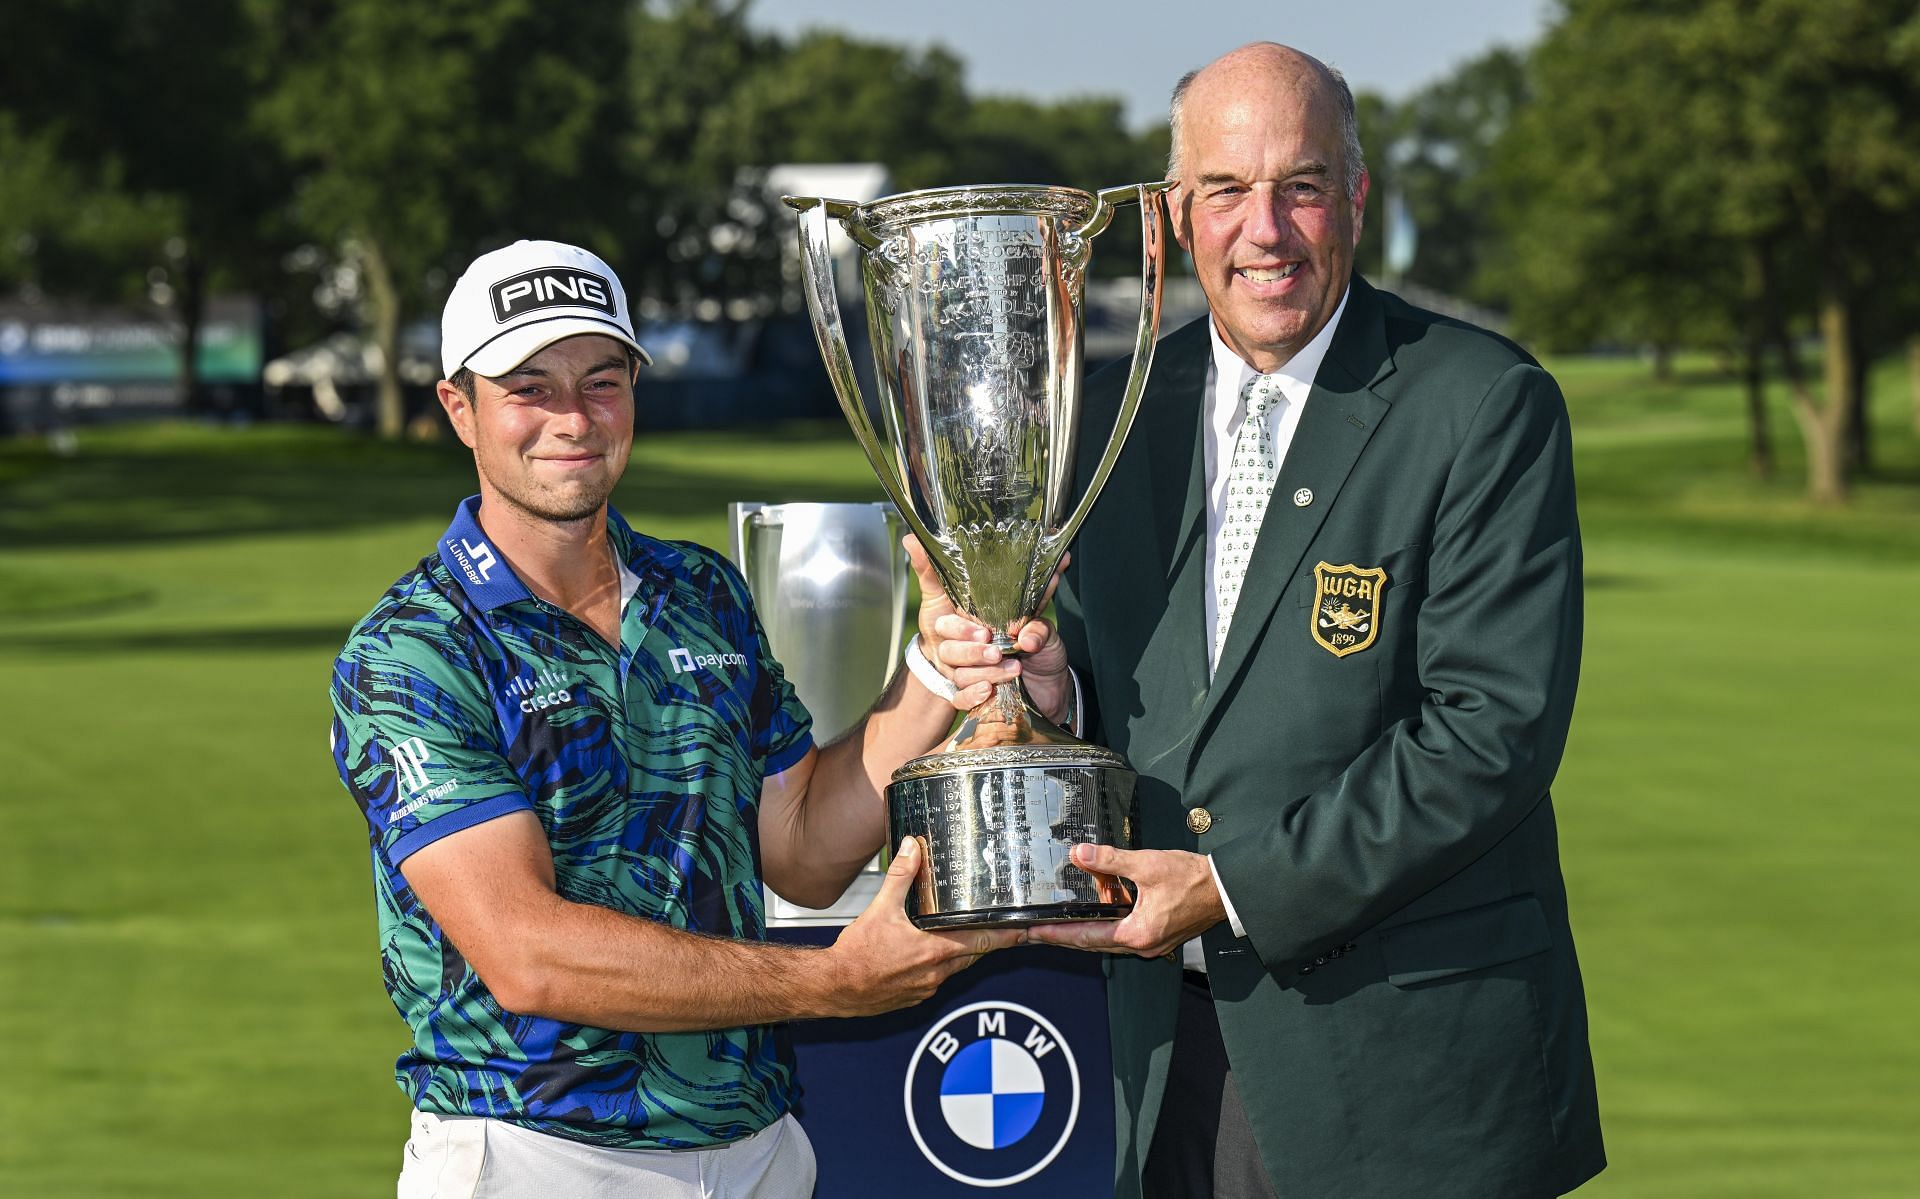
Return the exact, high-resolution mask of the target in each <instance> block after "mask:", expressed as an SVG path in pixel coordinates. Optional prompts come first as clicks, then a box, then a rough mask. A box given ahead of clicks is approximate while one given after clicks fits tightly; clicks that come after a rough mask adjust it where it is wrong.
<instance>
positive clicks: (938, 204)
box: [786, 183, 1168, 928]
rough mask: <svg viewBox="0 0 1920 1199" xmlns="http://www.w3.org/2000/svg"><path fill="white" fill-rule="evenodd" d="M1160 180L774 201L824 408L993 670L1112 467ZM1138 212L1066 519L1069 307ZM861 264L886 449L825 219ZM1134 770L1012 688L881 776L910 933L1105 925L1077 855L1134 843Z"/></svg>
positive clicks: (1134, 397) (1116, 911)
mask: <svg viewBox="0 0 1920 1199" xmlns="http://www.w3.org/2000/svg"><path fill="white" fill-rule="evenodd" d="M1167 186H1168V185H1167V184H1163V183H1146V184H1139V185H1137V186H1132V187H1120V188H1110V189H1107V190H1105V191H1102V192H1098V193H1088V192H1083V191H1076V190H1073V189H1071V188H1064V187H1035V186H1021V185H1007V186H993V187H956V188H941V189H937V190H932V191H919V192H907V193H905V194H902V195H897V196H888V197H885V198H882V199H879V200H875V201H873V202H872V203H868V204H854V203H850V202H848V201H844V200H828V199H823V198H818V197H809V198H797V197H791V196H790V197H787V200H786V202H787V203H788V204H789V205H791V206H792V207H793V208H794V209H796V210H797V211H798V212H799V213H800V249H801V266H802V270H803V272H804V274H805V278H806V285H807V305H808V307H809V309H810V310H811V312H812V314H813V329H814V334H815V336H816V337H817V339H818V340H819V343H820V352H821V354H822V356H823V357H824V358H825V359H826V363H827V373H828V375H829V376H830V377H831V378H832V380H833V386H834V391H835V393H836V394H837V395H838V396H839V399H840V407H841V410H842V411H843V412H844V413H845V414H846V417H847V421H848V423H850V424H851V425H852V426H853V431H854V436H855V437H856V438H858V440H859V442H860V446H861V449H863V450H864V451H865V452H866V455H867V460H868V462H869V463H871V464H872V466H873V469H874V472H875V473H876V474H877V475H879V477H880V482H881V485H882V486H884V487H885V488H886V491H887V495H888V496H889V497H890V498H891V499H892V500H893V502H894V504H895V506H896V507H897V508H898V509H899V512H900V517H901V519H902V520H904V521H905V522H906V524H907V527H908V528H909V529H911V530H912V531H913V533H914V535H915V536H917V537H918V538H919V539H920V543H921V544H922V545H923V546H925V547H926V549H927V554H928V556H929V557H930V558H931V559H932V561H933V564H934V567H935V569H936V570H938V571H939V574H940V578H941V581H942V583H943V584H944V585H945V587H946V589H947V594H948V595H949V596H951V597H952V599H953V602H954V604H955V605H956V606H958V607H959V608H960V609H961V610H962V611H964V612H966V613H968V614H969V615H971V616H973V617H974V618H975V619H977V620H979V621H980V622H981V623H982V624H984V625H986V626H987V627H988V628H989V629H991V630H993V636H994V643H995V644H996V645H998V646H999V647H1000V648H1001V650H1002V651H1003V652H1006V653H1013V652H1015V645H1014V634H1016V633H1017V632H1018V631H1019V629H1020V627H1021V626H1022V625H1023V624H1025V623H1026V622H1027V621H1028V620H1031V619H1032V618H1033V617H1034V616H1036V615H1037V614H1038V613H1039V611H1040V609H1041V607H1042V606H1043V605H1044V604H1045V602H1046V596H1047V588H1048V584H1049V582H1050V580H1051V579H1052V577H1053V573H1054V570H1055V569H1056V568H1057V567H1058V566H1059V563H1060V557H1061V555H1062V553H1064V552H1065V550H1066V547H1067V543H1068V542H1070V541H1071V540H1072V539H1073V535H1074V533H1075V532H1076V531H1077V530H1078V529H1079V527H1080V524H1081V522H1082V521H1084V520H1085V519H1086V515H1087V512H1088V510H1089V509H1090V508H1091V507H1092V505H1093V501H1094V498H1095V497H1096V496H1097V495H1098V494H1099V492H1100V488H1101V487H1102V485H1104V484H1105V482H1106V479H1107V475H1108V474H1109V473H1111V471H1112V469H1113V464H1114V462H1115V460H1117V459H1118V458H1119V456H1120V450H1121V447H1122V446H1123V445H1124V444H1125V442H1126V437H1127V432H1128V430H1129V429H1131V428H1132V425H1133V417H1134V413H1135V412H1136V411H1137V410H1138V408H1139V405H1140V395H1141V392H1142V391H1143V390H1144V388H1145V387H1146V382H1147V372H1148V369H1149V368H1150V367H1151V365H1152V362H1153V345H1154V336H1155V334H1156V332H1157V331H1158V329H1159V326H1160V279H1161V274H1162V271H1163V270H1164V267H1165V261H1166V252H1165V247H1164V243H1163V241H1162V237H1161V226H1162V218H1163V208H1164V203H1165V201H1164V198H1163V195H1162V193H1163V192H1164V191H1165V189H1166V188H1167ZM1134 202H1137V203H1138V204H1139V205H1140V231H1141V238H1142V242H1143V254H1142V263H1141V287H1142V295H1141V305H1140V325H1139V332H1138V336H1137V338H1136V340H1135V343H1134V355H1133V370H1132V374H1131V375H1130V376H1129V378H1128V380H1127V388H1126V392H1125V393H1124V395H1123V397H1122V399H1121V403H1120V409H1119V413H1118V416H1117V418H1116V419H1115V421H1114V427H1113V429H1112V430H1111V431H1110V432H1109V433H1107V441H1106V448H1105V451H1104V452H1103V453H1102V454H1101V456H1100V460H1099V464H1098V465H1097V466H1096V467H1095V469H1094V471H1093V473H1092V475H1091V476H1090V477H1089V478H1088V480H1087V485H1086V488H1085V491H1084V492H1083V493H1082V494H1081V496H1080V498H1079V500H1078V502H1077V503H1076V502H1073V501H1072V496H1071V494H1070V493H1071V488H1072V485H1073V475H1074V443H1075V439H1076V437H1077V436H1078V434H1079V433H1080V428H1079V424H1080V376H1081V335H1082V324H1081V300H1082V288H1083V284H1084V281H1085V276H1086V269H1087V264H1088V261H1089V259H1090V256H1091V254H1092V241H1093V238H1094V237H1095V236H1096V235H1098V234H1099V233H1100V232H1101V231H1102V230H1104V229H1105V228H1106V227H1107V225H1108V224H1109V223H1110V222H1111V221H1112V219H1113V214H1114V210H1115V208H1116V207H1118V206H1120V205H1123V204H1127V203H1134ZM829 221H838V222H839V224H840V227H841V228H842V229H843V230H844V231H845V232H846V234H847V236H848V237H850V238H851V239H852V240H853V242H854V243H855V244H856V245H857V246H858V247H859V257H860V268H861V278H862V282H863V284H864V286H865V290H866V298H867V323H868V328H869V330H870V331H871V335H872V342H873V357H874V366H875V373H876V377H877V378H878V380H879V389H880V392H881V396H880V403H879V410H880V414H881V421H882V424H883V425H884V428H885V434H886V436H885V439H884V440H883V439H882V437H881V434H880V432H879V431H878V430H876V429H875V427H874V422H873V421H872V419H871V418H869V416H868V414H867V407H866V404H865V402H864V400H863V398H862V396H861V394H860V386H859V383H858V382H857V380H856V379H855V377H854V372H853V363H852V361H851V357H850V355H849V353H848V351H847V342H846V335H845V331H844V330H843V329H842V327H841V324H840V306H839V300H838V297H837V296H836V294H835V291H834V282H833V268H832V257H831V251H830V248H829V244H828V232H829V228H828V223H829ZM1133 781H1134V774H1133V771H1132V770H1131V769H1129V768H1128V766H1127V763H1126V760H1125V759H1124V758H1122V757H1121V756H1120V755H1119V754H1116V753H1113V752H1112V751H1110V750H1107V749H1103V748H1101V747H1099V746H1096V745H1090V744H1088V743H1086V742H1084V741H1081V740H1079V739H1077V738H1075V737H1073V736H1071V735H1070V734H1068V733H1067V732H1065V731H1063V730H1061V729H1060V728H1058V727H1056V726H1055V725H1053V724H1052V723H1051V722H1050V721H1048V720H1047V719H1046V717H1045V716H1043V715H1041V714H1040V713H1039V712H1037V711H1035V710H1034V709H1033V708H1032V707H1031V705H1030V704H1029V703H1028V702H1027V699H1026V696H1025V694H1024V692H1023V691H1022V690H1021V688H1020V687H1019V686H1018V685H1017V684H1011V683H1010V684H1006V685H1003V686H1001V687H1000V688H999V689H998V690H997V692H996V694H995V695H994V696H993V697H992V698H991V699H989V700H988V701H987V702H986V703H984V704H982V705H980V706H979V707H977V708H975V709H974V710H973V711H971V712H969V713H967V715H966V717H965V718H964V719H963V720H962V721H961V722H960V725H959V728H958V731H957V732H956V733H955V734H954V736H953V737H952V739H950V740H949V741H948V742H947V743H946V745H944V746H943V747H942V748H941V749H939V750H937V751H935V752H934V753H931V754H928V755H926V756H924V757H920V758H916V759H914V760H913V761H911V762H908V763H907V764H906V765H905V766H903V767H901V768H900V769H899V770H897V771H895V772H894V775H893V782H892V784H891V785H890V786H889V787H888V788H887V819H888V823H889V826H890V829H891V835H890V840H891V841H892V842H893V843H896V844H897V843H898V840H899V838H900V837H902V836H907V835H911V836H914V837H918V838H920V839H921V841H922V843H923V844H924V845H925V847H926V850H927V854H926V859H925V860H926V862H927V868H926V870H925V872H924V873H923V874H922V875H921V877H920V880H919V885H918V886H917V887H916V888H915V892H914V900H913V904H912V914H913V919H914V923H916V924H918V925H919V926H920V927H922V928H966V927H990V926H1021V925H1028V924H1036V923H1043V922H1048V921H1056V920H1074V919H1112V918H1116V917H1119V916H1123V915H1125V914H1126V912H1127V910H1128V908H1129V907H1130V906H1131V902H1132V901H1131V899H1130V898H1129V897H1128V896H1127V895H1126V893H1125V892H1124V891H1122V890H1120V889H1119V888H1118V887H1115V886H1112V885H1110V884H1108V883H1106V882H1105V881H1104V880H1101V879H1097V878H1095V877H1093V876H1091V875H1088V874H1087V873H1085V872H1084V871H1081V870H1080V869H1078V868H1077V867H1075V866H1073V865H1072V864H1071V863H1070V862H1069V861H1068V860H1067V851H1068V850H1069V849H1070V848H1071V847H1072V846H1073V845H1074V844H1075V843H1076V842H1083V841H1085V842H1094V843H1098V844H1106V845H1121V846H1126V847H1132V846H1133V845H1134V844H1135V841H1134V834H1133V820H1132V804H1133Z"/></svg>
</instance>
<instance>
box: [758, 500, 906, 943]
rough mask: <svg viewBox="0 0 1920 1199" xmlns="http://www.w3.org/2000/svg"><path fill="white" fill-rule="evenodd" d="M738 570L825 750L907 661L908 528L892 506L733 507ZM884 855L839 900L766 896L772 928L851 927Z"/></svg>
mask: <svg viewBox="0 0 1920 1199" xmlns="http://www.w3.org/2000/svg"><path fill="white" fill-rule="evenodd" d="M727 523H728V526H729V527H730V528H731V530H732V542H733V545H732V550H733V561H734V564H735V565H737V566H739V567H740V573H741V574H743V575H745V576H746V579H747V590H749V591H750V592H752V593H753V606H754V610H755V611H756V612H758V613H759V616H760V625H761V627H762V628H763V629H764V630H765V631H766V636H767V644H768V646H769V647H770V648H771V649H772V650H773V655H774V657H775V658H777V659H779V661H780V666H781V669H783V670H784V671H785V672H786V676H787V680H788V681H789V682H791V683H792V684H793V689H794V691H796V692H797V693H798V694H799V696H800V702H801V703H803V704H805V705H806V708H807V712H808V714H809V715H811V716H812V717H813V738H814V740H815V741H817V742H819V743H820V744H822V745H825V744H826V743H827V742H829V741H831V740H833V739H834V738H835V737H838V736H839V735H840V734H841V733H844V732H846V731H847V730H848V729H850V728H852V727H853V726H854V725H855V724H856V723H858V722H859V720H860V718H861V717H862V716H865V715H866V713H867V709H869V708H871V707H872V706H873V701H874V700H875V699H876V698H878V697H879V695H880V693H881V692H882V691H885V690H886V689H887V683H888V682H889V681H891V679H892V678H893V672H894V671H895V670H896V669H898V668H899V665H900V651H901V649H902V647H903V646H904V645H905V644H906V636H907V629H908V625H909V622H910V621H911V620H912V619H913V616H912V608H911V606H910V605H909V602H908V599H909V597H908V590H907V579H908V571H907V556H906V554H905V553H904V552H903V551H902V550H901V549H900V536H901V534H902V532H904V529H903V528H902V526H901V524H900V518H899V517H898V516H897V515H895V514H894V512H893V507H892V505H890V504H876V503H860V504H854V503H842V504H763V503H751V502H744V501H743V502H738V503H733V504H729V505H727ZM880 870H881V868H880V865H879V861H878V859H876V860H875V861H874V862H873V863H870V864H869V865H868V867H867V869H866V870H865V871H863V872H862V873H861V874H860V875H859V876H858V877H857V878H855V879H854V881H853V885H852V886H850V887H848V888H847V892H846V894H844V895H842V896H841V897H840V900H839V902H837V903H835V904H833V905H832V906H831V907H827V908H804V907H801V906H800V905H798V904H794V903H789V902H787V901H786V900H784V899H782V898H780V897H779V896H777V895H774V894H773V893H772V892H768V894H767V915H768V923H770V924H775V925H798V924H845V923H846V922H847V921H848V920H850V919H851V918H853V917H854V916H857V915H859V914H860V913H861V911H863V910H864V909H865V908H866V906H867V903H868V901H870V900H871V899H872V898H873V896H874V893H875V892H876V891H878V890H879V889H880Z"/></svg>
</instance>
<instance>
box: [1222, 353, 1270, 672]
mask: <svg viewBox="0 0 1920 1199" xmlns="http://www.w3.org/2000/svg"><path fill="white" fill-rule="evenodd" d="M1286 398H1287V397H1286V394H1285V393H1284V392H1282V391H1281V390H1280V380H1279V379H1278V378H1277V377H1276V376H1273V375H1255V376H1254V377H1253V378H1251V379H1249V380H1247V386H1246V400H1247V415H1246V418H1245V419H1244V420H1242V421H1241V424H1240V434H1239V436H1238V437H1236V438H1234V442H1233V463H1232V465H1230V466H1229V467H1228V468H1227V510H1226V514H1225V517H1224V519H1222V520H1221V522H1220V545H1219V547H1218V548H1217V550H1216V551H1215V553H1214V568H1213V571H1214V573H1213V580H1214V617H1213V661H1214V664H1215V665H1216V666H1217V665H1218V664H1219V662H1220V649H1221V647H1222V646H1224V645H1225V644H1226V643H1227V629H1228V627H1229V626H1231V625H1232V623H1233V610H1234V607H1235V606H1236V605H1238V604H1239V602H1240V582H1241V580H1242V579H1244V578H1246V575H1247V560H1248V559H1250V558H1251V557H1253V543H1254V539H1255V538H1257V537H1259V536H1260V518H1261V517H1263V516H1265V515H1266V512H1267V497H1269V496H1271V495H1272V494H1273V485H1274V483H1275V482H1277V481H1278V480H1279V478H1280V458H1279V455H1278V454H1276V453H1275V452H1274V447H1273V425H1272V422H1270V421H1268V420H1267V414H1268V413H1270V412H1272V411H1273V410H1274V408H1276V407H1278V406H1279V405H1280V403H1281V402H1282V401H1284V400H1285V399H1286Z"/></svg>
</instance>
